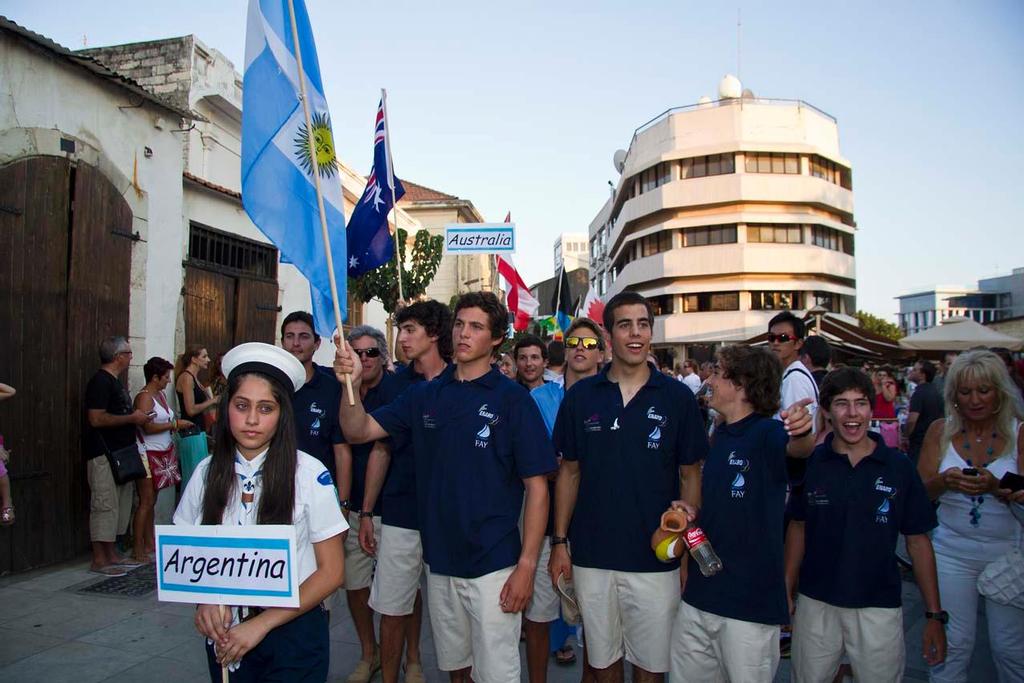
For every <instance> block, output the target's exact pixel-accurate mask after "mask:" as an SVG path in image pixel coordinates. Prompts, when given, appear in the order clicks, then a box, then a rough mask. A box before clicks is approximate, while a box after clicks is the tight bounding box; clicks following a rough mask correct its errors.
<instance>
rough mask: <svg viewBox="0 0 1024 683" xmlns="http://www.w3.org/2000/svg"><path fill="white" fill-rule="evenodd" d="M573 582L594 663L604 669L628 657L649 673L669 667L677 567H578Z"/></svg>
mask: <svg viewBox="0 0 1024 683" xmlns="http://www.w3.org/2000/svg"><path fill="white" fill-rule="evenodd" d="M572 580H573V585H574V586H575V588H576V599H577V600H578V601H579V603H580V612H581V613H582V615H583V627H584V629H586V634H587V635H586V642H587V657H588V658H589V659H590V664H591V666H593V667H594V668H597V669H605V668H607V667H609V666H611V665H612V664H614V663H615V662H617V661H618V660H620V659H622V658H623V657H625V658H626V661H628V662H629V663H631V664H633V665H635V666H638V667H640V668H641V669H643V670H644V671H650V672H651V673H664V672H666V671H668V669H669V645H670V643H671V637H672V621H673V620H674V619H675V616H676V609H677V608H678V606H679V571H678V570H672V571H665V572H618V571H612V570H609V569H593V568H591V567H577V566H575V565H574V566H573V568H572ZM679 680H683V679H679Z"/></svg>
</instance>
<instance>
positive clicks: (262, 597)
mask: <svg viewBox="0 0 1024 683" xmlns="http://www.w3.org/2000/svg"><path fill="white" fill-rule="evenodd" d="M156 546H157V589H158V591H159V599H160V600H164V601H170V602H205V603H210V604H229V605H259V606H262V607H298V605H299V590H298V562H297V558H296V556H295V529H294V528H293V527H291V526H285V525H259V526H238V527H223V526H191V527H189V526H164V525H160V526H158V527H157V538H156Z"/></svg>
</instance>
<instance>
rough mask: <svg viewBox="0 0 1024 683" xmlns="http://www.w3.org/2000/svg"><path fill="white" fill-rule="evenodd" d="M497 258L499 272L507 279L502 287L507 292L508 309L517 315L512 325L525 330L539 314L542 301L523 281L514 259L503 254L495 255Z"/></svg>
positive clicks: (519, 329)
mask: <svg viewBox="0 0 1024 683" xmlns="http://www.w3.org/2000/svg"><path fill="white" fill-rule="evenodd" d="M495 259H496V260H497V262H498V274H499V275H500V276H501V278H502V279H503V280H504V281H505V283H504V286H503V287H502V289H504V290H505V292H506V294H505V300H506V302H507V303H508V310H509V312H510V313H512V315H513V316H515V318H514V322H513V323H512V326H513V327H514V328H515V329H516V330H518V331H522V330H525V329H526V328H527V327H529V326H530V319H531V318H533V316H535V315H537V311H538V310H539V309H540V302H539V301H537V299H535V298H534V296H533V294H531V293H530V288H529V287H527V286H526V283H525V282H523V278H521V277H520V276H519V271H517V270H516V268H515V266H513V265H512V261H510V260H508V259H507V258H504V257H502V256H495Z"/></svg>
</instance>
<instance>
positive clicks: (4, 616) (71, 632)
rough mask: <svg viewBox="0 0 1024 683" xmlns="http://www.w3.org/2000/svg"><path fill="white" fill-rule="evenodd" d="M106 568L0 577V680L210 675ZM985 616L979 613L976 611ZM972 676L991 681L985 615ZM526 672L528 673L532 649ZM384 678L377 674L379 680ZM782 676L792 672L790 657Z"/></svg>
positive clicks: (336, 646)
mask: <svg viewBox="0 0 1024 683" xmlns="http://www.w3.org/2000/svg"><path fill="white" fill-rule="evenodd" d="M100 580H102V579H101V578H100V577H97V576H96V575H94V574H90V573H89V572H88V560H87V559H85V558H83V559H81V560H79V561H75V562H70V563H67V564H63V565H58V566H55V567H50V568H47V569H42V570H37V571H33V572H26V573H24V574H18V575H14V576H7V577H0V681H3V682H4V683H22V682H26V683H37V682H38V683H65V682H67V683H93V682H101V681H106V682H111V683H113V682H115V681H116V682H118V683H129V682H134V681H144V682H145V683H160V682H161V681H171V680H173V681H175V682H180V683H193V682H196V683H198V682H199V681H208V680H209V675H208V673H207V669H206V655H205V653H204V650H203V643H202V640H201V638H200V637H199V635H198V634H197V633H196V632H195V629H194V627H193V625H192V614H193V607H192V606H191V605H183V604H175V603H160V602H158V601H157V599H156V593H155V591H154V592H153V593H151V594H150V595H147V596H144V597H140V598H125V597H114V596H102V595H96V594H88V595H85V594H81V593H76V592H75V589H76V588H80V587H82V585H85V584H87V583H88V582H90V581H100ZM903 600H904V624H905V631H906V648H907V669H906V675H905V678H904V680H907V681H923V680H927V679H928V675H927V667H926V666H925V664H924V661H923V659H922V658H921V654H920V642H921V631H922V629H923V627H924V619H923V610H922V608H921V603H920V598H919V597H918V593H917V588H916V586H914V585H913V584H912V583H909V582H905V583H904V585H903ZM979 616H980V615H979ZM424 621H425V623H424V627H423V638H422V640H423V642H422V645H421V649H422V653H423V668H424V672H425V674H426V678H427V681H429V682H430V683H441V682H442V681H447V680H448V676H447V674H445V673H444V672H441V671H439V670H438V669H437V661H436V657H435V654H434V642H433V639H432V637H431V633H430V625H429V621H428V620H427V618H426V615H425V616H424ZM979 624H980V632H979V634H978V643H979V645H978V647H977V649H976V651H975V653H974V660H973V662H972V664H971V671H970V680H971V681H994V680H996V675H995V670H994V668H993V666H992V662H991V655H990V654H989V652H988V649H987V642H988V637H987V632H986V630H985V626H984V624H985V621H984V618H983V617H982V618H980V619H979ZM522 657H523V662H524V666H523V669H524V672H523V680H524V681H525V680H526V673H525V654H523V655H522ZM358 659H359V639H358V638H357V637H356V634H355V628H354V626H353V625H352V620H351V617H350V616H349V614H348V611H347V609H345V608H344V607H342V608H340V609H334V610H333V612H332V616H331V667H330V677H329V680H330V681H344V680H345V678H346V677H347V676H348V674H349V672H350V671H351V670H352V668H353V667H354V666H355V664H356V662H357V661H358ZM375 680H376V681H379V680H380V679H379V677H378V678H376V679H375ZM548 680H549V681H550V682H551V683H576V682H578V681H579V680H580V665H579V664H576V665H573V666H557V665H555V664H554V662H553V661H552V662H551V664H550V666H549V667H548ZM775 680H776V681H780V682H783V681H788V680H789V663H788V661H786V660H783V662H782V665H781V666H780V667H779V672H778V674H777V675H776V678H775Z"/></svg>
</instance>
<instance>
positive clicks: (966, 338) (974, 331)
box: [900, 316, 1024, 351]
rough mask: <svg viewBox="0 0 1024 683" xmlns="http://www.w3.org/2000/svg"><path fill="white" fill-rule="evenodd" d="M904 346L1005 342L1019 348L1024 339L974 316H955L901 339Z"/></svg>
mask: <svg viewBox="0 0 1024 683" xmlns="http://www.w3.org/2000/svg"><path fill="white" fill-rule="evenodd" d="M900 346H901V347H903V348H904V349H913V350H916V351H964V350H966V349H971V348H974V347H975V346H989V347H993V346H1001V347H1003V348H1007V349H1010V350H1011V351H1016V350H1017V349H1019V348H1021V346H1024V340H1021V339H1018V338H1017V337H1011V336H1010V335H1008V334H1003V333H1002V332H996V331H995V330H992V329H989V328H988V327H985V326H984V325H981V324H979V323H976V322H974V321H973V320H971V319H970V318H964V317H962V316H954V317H952V318H947V319H945V320H943V321H942V324H941V325H938V326H936V327H930V328H928V329H927V330H925V331H924V332H918V333H917V334H912V335H910V336H909V337H904V338H903V339H900Z"/></svg>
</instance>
